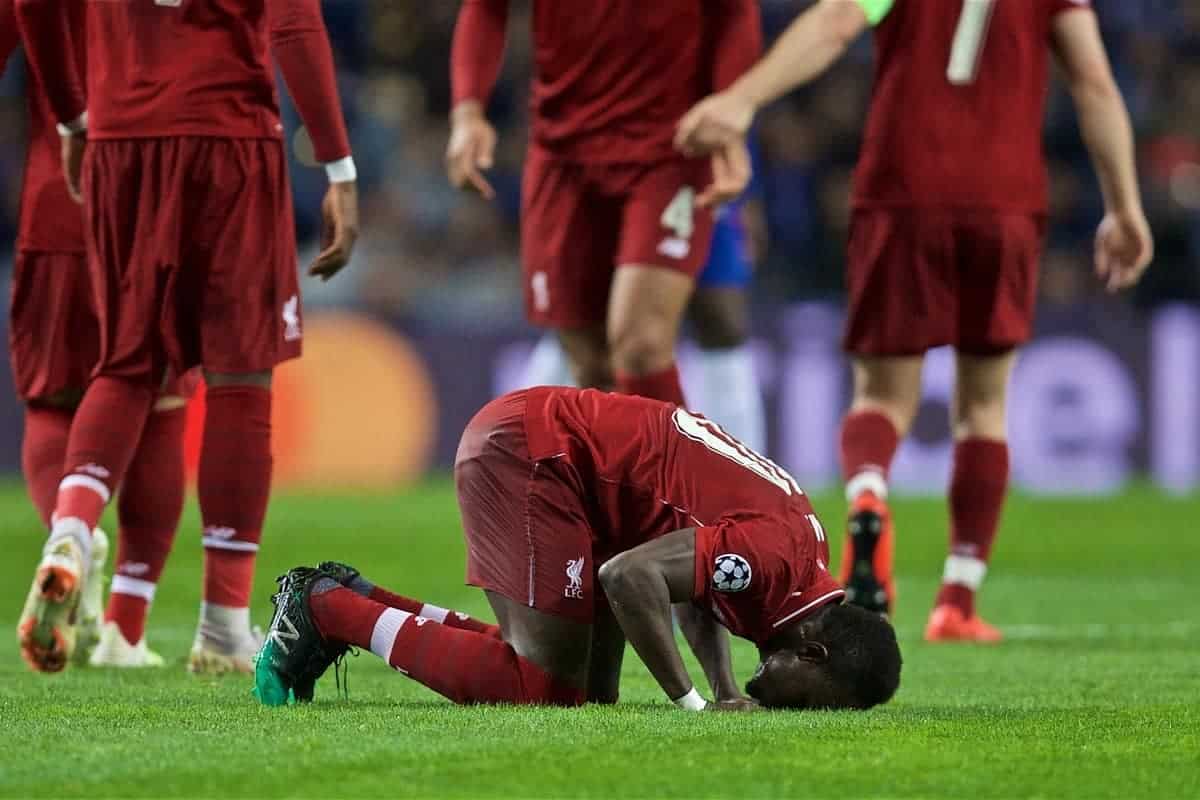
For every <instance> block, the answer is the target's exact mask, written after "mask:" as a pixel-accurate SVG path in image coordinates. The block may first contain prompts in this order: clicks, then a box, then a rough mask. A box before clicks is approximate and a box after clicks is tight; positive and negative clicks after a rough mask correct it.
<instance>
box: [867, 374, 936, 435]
mask: <svg viewBox="0 0 1200 800" xmlns="http://www.w3.org/2000/svg"><path fill="white" fill-rule="evenodd" d="M924 364H925V357H924V356H923V355H919V356H854V357H853V359H852V372H853V376H854V397H853V400H852V402H851V411H853V412H862V411H875V412H879V413H882V414H884V415H886V416H887V417H888V419H890V420H891V421H892V424H893V425H894V426H895V427H896V430H897V431H898V432H900V434H901V435H903V434H906V433H907V432H908V429H909V428H910V427H911V426H912V423H913V419H914V418H915V417H916V415H917V411H918V409H919V408H920V405H921V372H922V369H923V367H924Z"/></svg>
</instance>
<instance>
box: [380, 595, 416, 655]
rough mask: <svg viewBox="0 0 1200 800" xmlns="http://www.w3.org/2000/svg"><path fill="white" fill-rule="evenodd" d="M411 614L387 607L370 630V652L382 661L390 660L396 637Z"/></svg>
mask: <svg viewBox="0 0 1200 800" xmlns="http://www.w3.org/2000/svg"><path fill="white" fill-rule="evenodd" d="M411 616H412V614H410V613H408V612H407V611H401V610H400V609H398V608H389V609H388V610H387V611H384V612H383V614H382V615H381V616H380V617H379V619H378V620H377V621H376V622H375V630H373V631H371V652H372V653H374V654H375V655H377V656H379V657H380V658H382V659H383V660H384V661H388V660H390V659H391V657H392V647H393V646H395V644H396V637H397V636H398V635H399V634H400V629H401V628H403V627H404V623H406V622H408V619H409V617H411Z"/></svg>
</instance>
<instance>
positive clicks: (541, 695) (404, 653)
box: [310, 586, 586, 705]
mask: <svg viewBox="0 0 1200 800" xmlns="http://www.w3.org/2000/svg"><path fill="white" fill-rule="evenodd" d="M310 608H311V609H312V613H313V621H314V622H315V623H316V625H317V629H318V630H319V631H320V632H321V634H322V635H323V636H325V637H326V638H328V639H332V640H335V641H341V642H345V643H347V644H352V645H356V646H358V647H363V648H370V650H371V652H373V653H375V654H376V655H378V656H379V657H381V658H383V659H385V660H386V661H387V662H388V663H389V664H391V665H392V666H393V667H395V668H396V669H398V670H400V671H401V672H403V673H404V674H405V675H407V676H409V677H410V678H412V679H413V680H415V681H417V682H418V683H420V684H422V685H423V686H426V687H428V688H429V689H432V690H433V691H435V692H437V693H438V694H440V695H442V696H443V697H447V698H449V699H450V700H453V701H454V702H456V703H515V704H522V705H581V704H582V703H583V702H584V701H585V699H586V692H584V690H582V689H577V688H575V687H573V686H568V685H566V684H564V683H563V682H562V681H560V680H558V679H556V678H554V677H553V676H551V675H549V674H547V673H546V672H545V670H543V669H541V668H540V667H538V666H537V665H536V664H534V663H532V662H530V661H527V660H526V659H524V658H521V657H520V656H518V655H517V654H516V652H515V651H514V650H513V649H512V647H511V646H510V645H509V644H508V643H507V642H505V641H503V640H502V639H500V638H498V637H496V636H492V635H488V634H483V633H477V632H475V631H469V630H462V629H460V628H453V627H450V626H449V625H442V624H439V623H437V622H434V621H432V620H430V619H426V618H424V617H418V616H415V615H413V614H412V613H410V612H407V611H403V610H400V609H395V608H389V607H387V606H385V605H383V604H382V603H378V602H375V601H374V600H371V599H370V598H366V597H362V596H360V595H358V594H355V593H354V592H352V591H350V590H349V589H346V588H344V587H340V586H338V587H335V588H330V589H328V590H326V591H323V592H314V593H313V595H312V598H311V606H310Z"/></svg>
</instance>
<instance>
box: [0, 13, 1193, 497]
mask: <svg viewBox="0 0 1200 800" xmlns="http://www.w3.org/2000/svg"><path fill="white" fill-rule="evenodd" d="M1094 2H1095V5H1096V6H1097V10H1098V12H1099V14H1100V18H1101V20H1102V23H1103V25H1104V29H1105V34H1106V38H1107V41H1108V44H1109V47H1110V52H1111V54H1112V57H1113V60H1114V62H1115V68H1116V72H1117V76H1118V79H1119V82H1120V84H1121V87H1122V89H1123V90H1124V94H1125V97H1126V100H1127V102H1128V103H1129V105H1130V108H1131V111H1132V113H1133V116H1134V120H1135V124H1136V127H1137V130H1138V133H1139V151H1140V157H1141V166H1142V176H1143V184H1144V191H1145V193H1146V203H1147V206H1148V209H1149V214H1150V218H1151V221H1152V223H1153V224H1154V227H1155V235H1156V238H1157V245H1158V257H1157V261H1156V263H1155V264H1154V266H1153V267H1152V269H1151V271H1150V273H1149V274H1148V276H1147V278H1146V280H1145V282H1144V283H1143V284H1142V286H1140V287H1139V288H1138V290H1137V291H1136V292H1134V293H1132V294H1131V295H1128V296H1123V297H1120V298H1115V299H1114V298H1109V297H1106V296H1105V295H1103V293H1102V292H1101V291H1100V290H1099V286H1098V284H1097V282H1096V281H1094V280H1093V279H1092V277H1091V273H1090V265H1091V262H1090V255H1091V237H1092V234H1093V232H1094V229H1095V225H1096V223H1097V222H1098V221H1099V218H1100V215H1101V205H1100V196H1099V192H1098V189H1097V187H1096V184H1095V182H1094V180H1093V179H1092V177H1091V173H1090V170H1089V168H1088V163H1087V158H1086V154H1085V152H1084V150H1083V148H1082V145H1081V143H1080V140H1079V134H1078V131H1077V129H1076V126H1075V121H1074V116H1073V112H1072V108H1071V104H1070V102H1069V100H1068V99H1067V98H1066V97H1065V96H1064V95H1063V93H1062V92H1061V90H1056V92H1055V94H1054V98H1053V100H1052V102H1051V104H1050V109H1049V113H1048V124H1047V131H1046V148H1047V153H1048V156H1049V158H1050V162H1051V166H1052V176H1053V189H1052V210H1051V229H1050V230H1051V233H1050V238H1049V243H1048V248H1047V252H1046V257H1045V261H1044V264H1043V270H1042V282H1041V298H1040V309H1039V335H1038V338H1037V340H1036V341H1035V342H1034V344H1033V345H1032V346H1031V347H1030V348H1029V349H1028V350H1027V352H1026V354H1025V356H1024V358H1023V359H1022V363H1021V366H1020V368H1019V371H1018V375H1017V378H1016V391H1015V392H1014V399H1013V422H1012V424H1013V459H1014V462H1013V465H1014V478H1015V479H1016V481H1017V483H1018V484H1020V485H1022V486H1024V487H1025V488H1026V489H1029V490H1032V491H1038V492H1052V493H1111V492H1116V491H1118V490H1120V489H1121V488H1123V487H1124V486H1125V485H1126V484H1128V483H1129V482H1131V481H1137V480H1144V479H1148V480H1151V481H1153V482H1155V483H1157V484H1160V485H1162V486H1164V487H1166V488H1168V489H1170V490H1172V491H1177V492H1194V491H1196V490H1197V488H1200V310H1198V309H1200V3H1195V2H1191V1H1190V0H1139V2H1136V3H1134V2H1129V1H1128V0H1094ZM809 4H810V3H808V2H803V1H802V0H763V1H762V10H763V16H764V23H765V25H766V28H767V31H768V35H770V36H773V35H775V34H777V33H778V32H779V31H780V30H781V29H782V28H783V27H784V26H785V25H786V24H787V23H788V22H789V21H790V20H791V19H792V17H793V16H794V15H795V14H796V13H798V12H799V11H801V10H803V8H805V7H806V6H807V5H809ZM526 5H527V4H526V3H523V2H520V1H519V0H514V2H513V13H512V19H511V21H510V25H509V47H508V52H507V60H506V64H505V70H504V76H503V79H502V82H501V85H500V86H499V87H498V90H497V92H496V94H495V98H494V101H493V103H492V105H491V109H490V115H491V117H492V120H493V121H494V122H495V123H496V124H497V127H498V129H499V130H500V133H501V145H500V152H499V158H498V165H497V168H496V170H495V174H494V176H493V182H494V184H495V185H496V188H497V190H498V198H497V200H496V201H495V202H492V203H487V202H484V201H482V200H480V199H478V198H476V197H473V196H465V195H461V194H458V193H456V192H454V191H453V190H452V189H451V188H450V187H449V185H448V184H447V182H446V179H445V177H444V174H443V171H442V154H443V151H444V148H445V143H446V137H447V124H446V119H447V113H448V111H449V108H448V105H449V75H448V59H449V48H450V40H451V35H452V32H453V26H454V20H455V16H456V14H457V10H458V3H456V2H446V1H445V0H443V1H442V2H435V3H412V2H397V0H325V3H324V7H325V13H326V21H327V23H328V25H329V29H330V34H331V36H332V39H333V43H334V49H335V52H336V53H337V57H338V61H339V68H340V75H341V90H342V97H343V100H344V103H345V106H346V109H347V114H348V119H349V122H350V126H351V131H352V137H353V140H354V148H355V157H356V159H357V161H358V165H359V174H360V187H361V189H360V190H361V192H362V209H363V223H364V235H363V238H362V241H361V244H360V250H359V252H358V254H357V255H356V259H355V263H354V264H353V268H352V269H350V270H348V271H347V272H346V273H343V275H342V276H339V278H338V280H337V281H335V282H333V283H331V284H329V285H321V284H318V283H311V282H310V283H306V284H305V290H306V292H307V295H306V304H307V309H308V317H307V320H306V323H307V328H306V331H305V340H306V343H305V346H306V354H305V358H304V359H303V360H302V361H300V362H298V363H294V364H290V365H287V367H285V368H284V369H283V370H281V372H280V374H279V377H278V385H279V388H280V391H279V392H278V393H277V397H278V398H279V399H278V400H277V408H276V416H277V431H278V433H277V435H276V447H277V450H278V453H277V464H278V474H279V479H280V482H283V483H289V482H291V483H296V484H301V485H323V486H324V485H329V484H338V485H371V486H392V485H399V484H402V483H404V482H406V481H411V480H414V479H416V478H418V477H419V476H421V475H423V474H425V473H427V472H428V471H431V470H438V469H444V468H445V467H446V466H447V465H448V464H449V463H450V462H451V460H452V458H453V453H454V447H455V444H456V443H457V438H458V434H459V433H460V431H461V429H462V426H463V425H464V424H465V422H466V421H467V419H469V417H470V415H471V414H472V413H473V412H474V411H475V410H476V409H477V408H478V407H479V406H480V405H482V404H483V403H484V402H485V401H486V400H487V399H488V398H489V397H491V396H493V395H494V394H496V393H498V392H501V391H503V390H506V389H509V388H515V387H516V386H518V385H520V382H521V376H522V370H523V367H524V362H525V359H526V358H527V357H528V354H529V351H530V348H531V347H532V345H533V343H534V342H535V341H536V338H537V332H536V331H534V330H532V329H530V328H529V327H528V326H526V324H525V323H524V319H523V314H522V305H521V293H520V283H519V275H520V271H519V252H518V241H517V212H518V208H519V188H520V169H521V161H522V154H523V150H524V145H525V105H526V96H527V87H528V84H529V75H530V46H529V19H528V13H527V8H525V7H524V6H526ZM23 83H24V68H23V65H22V64H20V63H19V59H15V60H14V63H12V64H10V65H9V68H8V70H7V71H6V73H5V74H4V76H3V79H2V80H0V282H2V283H3V284H4V285H5V287H6V289H7V285H8V279H9V276H10V274H11V243H12V242H13V240H14V238H15V234H16V228H15V225H16V212H17V201H18V197H19V187H20V180H21V163H22V148H23V135H24V134H23V128H24V104H23V94H22V92H23ZM870 88H871V48H870V42H869V40H868V38H864V40H863V41H861V42H859V43H858V45H857V46H856V47H855V48H854V50H853V52H852V53H851V54H850V56H849V57H848V58H847V59H846V60H845V61H844V62H843V63H842V64H840V65H839V66H837V67H836V68H835V69H833V70H832V71H831V73H830V74H829V76H828V77H826V78H825V79H823V80H822V81H820V82H818V83H817V84H815V85H814V86H812V87H810V88H809V89H807V90H805V91H803V92H801V93H798V94H796V95H794V96H792V97H790V98H788V99H787V100H786V101H784V102H781V103H779V104H777V105H776V106H774V107H773V108H771V109H770V110H769V111H768V112H767V113H765V114H764V115H763V116H762V118H761V123H760V125H759V129H758V139H759V147H760V152H761V164H760V167H759V174H758V176H757V181H756V189H755V196H754V198H753V199H752V201H751V202H750V203H749V204H748V206H747V209H746V223H747V226H748V228H749V230H750V231H751V238H752V242H753V253H754V258H755V262H756V268H757V276H756V283H755V287H754V307H755V315H754V317H755V323H754V328H755V337H754V345H755V348H756V354H757V362H758V371H759V378H760V382H761V384H762V387H761V388H762V391H763V392H764V395H765V397H766V400H767V404H768V409H769V413H770V431H771V441H772V446H771V449H772V455H774V456H775V457H776V458H777V459H778V460H780V461H781V462H782V463H783V464H784V465H785V466H787V467H788V468H790V469H791V470H792V471H793V472H794V473H795V474H796V476H797V478H798V479H799V480H800V481H801V483H802V484H804V485H806V486H809V487H812V488H819V487H821V486H829V485H832V484H834V483H835V482H836V481H837V461H836V449H835V442H836V432H837V423H838V419H839V416H840V414H841V412H842V410H843V409H844V407H845V404H846V402H847V400H848V389H849V384H848V375H847V372H846V367H845V363H844V360H843V359H842V357H841V355H840V352H839V348H838V339H839V336H840V319H841V305H840V304H841V302H842V271H843V253H844V243H845V239H846V227H847V218H848V205H847V200H848V196H849V192H848V189H849V181H850V175H851V168H852V166H853V162H854V159H855V155H856V152H857V147H858V138H859V132H860V130H861V127H862V121H863V117H864V114H865V111H866V108H867V103H868V98H869V94H870ZM287 122H288V125H289V129H290V130H291V131H292V132H294V136H293V139H294V145H295V146H294V147H293V156H294V163H293V181H294V189H295V196H296V211H297V220H296V224H297V230H298V233H299V235H300V237H301V241H302V243H304V244H302V259H307V258H308V257H310V256H311V255H312V254H314V253H315V249H316V243H315V241H314V236H315V234H316V226H317V223H318V212H319V203H320V198H321V195H322V192H323V191H324V187H325V179H324V175H323V174H322V173H321V172H319V171H317V170H313V169H310V168H308V167H306V166H305V165H304V164H303V163H302V162H303V160H304V158H303V154H304V153H305V151H306V147H305V141H304V136H303V132H302V131H299V132H297V128H298V121H297V119H296V116H295V113H294V111H293V110H292V109H291V108H290V106H289V107H288V109H287ZM996 124H998V125H1003V124H1004V118H1003V112H1002V110H998V113H997V120H996ZM6 314H7V308H5V309H4V310H3V311H0V316H2V317H3V318H4V319H5V321H6ZM687 353H688V350H687V348H686V347H685V349H684V353H683V356H682V364H683V369H684V377H685V383H686V379H687ZM951 370H952V363H951V360H950V358H949V356H948V354H946V353H935V354H934V357H933V358H932V359H931V360H930V363H929V368H928V369H927V374H926V384H927V387H926V389H927V402H926V408H925V409H924V411H923V413H922V415H921V420H920V423H919V425H918V434H917V436H916V437H915V438H914V439H913V440H912V441H910V442H908V443H907V444H906V445H905V447H904V449H903V451H902V453H901V456H900V458H899V461H898V464H897V469H896V483H897V484H898V485H899V486H900V487H903V488H905V489H907V490H909V491H911V492H935V491H940V490H941V487H942V486H944V479H945V474H946V469H947V464H948V455H949V439H948V430H947V427H946V423H945V409H946V404H947V400H948V391H947V390H948V388H949V383H950V379H951V375H952V372H951ZM194 405H195V406H196V408H195V409H194V410H193V413H196V414H198V413H199V407H200V406H201V405H202V398H201V399H200V401H199V402H197V403H195V404H194ZM700 410H701V411H703V409H700ZM192 438H193V440H195V432H193V434H192ZM19 442H20V409H19V406H18V404H17V402H16V400H15V398H14V397H13V393H12V387H11V378H10V376H9V374H8V373H7V371H5V372H4V373H3V374H0V473H4V472H9V473H15V472H16V471H17V469H18V464H19V458H18V455H19Z"/></svg>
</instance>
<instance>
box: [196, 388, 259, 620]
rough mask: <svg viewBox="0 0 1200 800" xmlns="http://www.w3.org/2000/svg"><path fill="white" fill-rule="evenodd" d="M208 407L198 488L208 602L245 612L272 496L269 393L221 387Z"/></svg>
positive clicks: (208, 399) (210, 392) (211, 393)
mask: <svg viewBox="0 0 1200 800" xmlns="http://www.w3.org/2000/svg"><path fill="white" fill-rule="evenodd" d="M206 403H207V411H206V412H205V417H204V439H203V443H202V446H201V454H200V474H199V479H198V486H197V494H198V495H199V499H200V515H201V518H202V520H203V524H204V601H205V602H207V603H212V604H215V605H220V606H227V607H230V608H246V607H247V606H248V605H249V604H250V590H251V587H252V585H253V582H254V563H255V557H256V556H257V554H258V543H259V539H260V538H261V537H262V529H263V521H264V519H265V518H266V514H267V501H268V499H269V497H270V493H271V467H272V460H271V392H270V390H269V389H265V388H262V387H258V386H217V387H213V388H210V389H209V390H208V393H207V395H206Z"/></svg>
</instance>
